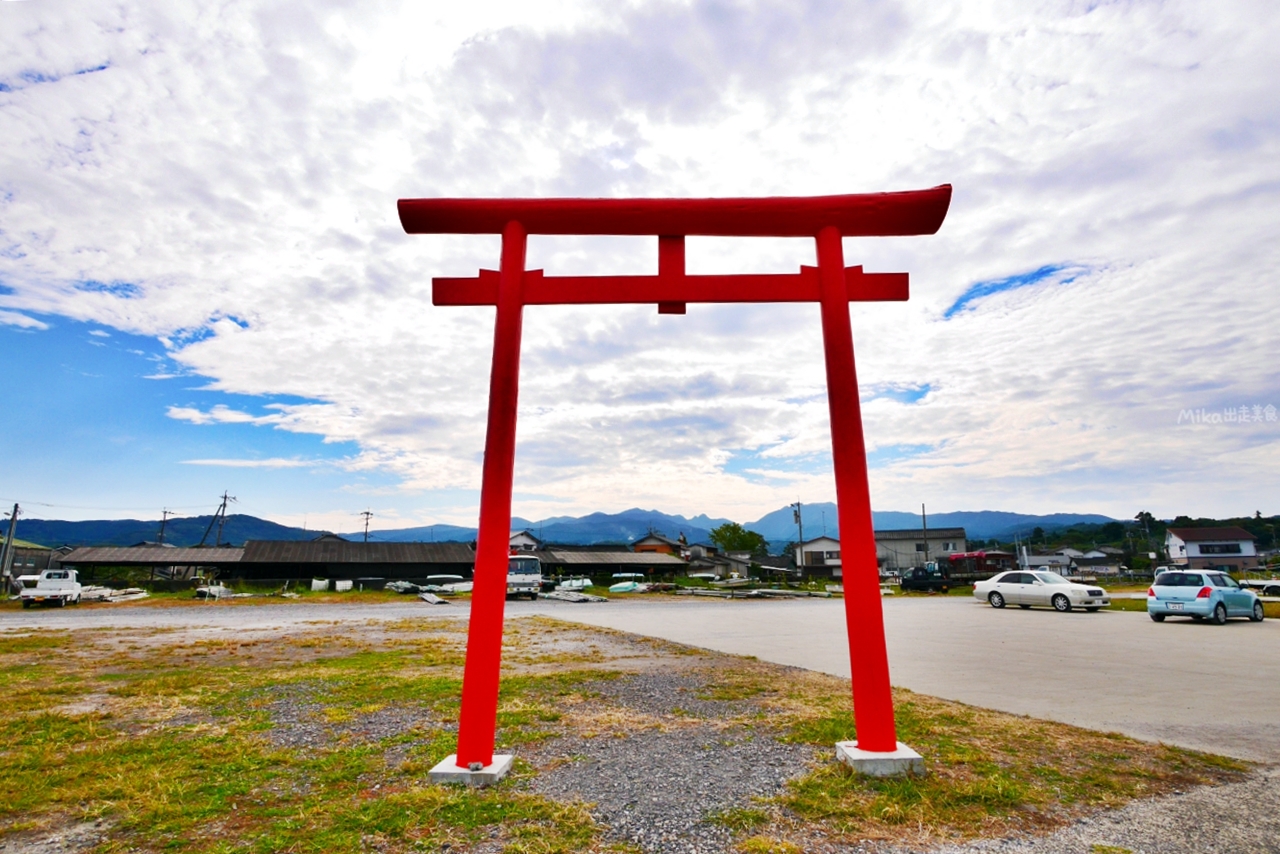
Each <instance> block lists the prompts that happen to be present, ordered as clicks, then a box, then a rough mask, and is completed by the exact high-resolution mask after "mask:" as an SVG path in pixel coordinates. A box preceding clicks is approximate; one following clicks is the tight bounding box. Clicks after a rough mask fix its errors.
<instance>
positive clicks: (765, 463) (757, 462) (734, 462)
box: [721, 445, 831, 483]
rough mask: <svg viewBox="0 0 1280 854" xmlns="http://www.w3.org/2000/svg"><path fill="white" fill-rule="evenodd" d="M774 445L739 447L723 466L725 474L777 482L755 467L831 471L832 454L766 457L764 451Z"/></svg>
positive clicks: (793, 471)
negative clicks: (756, 470) (755, 471)
mask: <svg viewBox="0 0 1280 854" xmlns="http://www.w3.org/2000/svg"><path fill="white" fill-rule="evenodd" d="M772 447H775V446H773V445H768V446H762V447H759V448H738V449H737V450H734V451H733V452H732V456H730V457H729V459H728V460H726V461H725V463H724V465H723V466H721V471H723V472H724V473H725V474H736V475H738V476H739V477H741V478H743V479H745V480H746V481H748V482H749V483H769V482H776V479H775V478H771V477H765V476H763V475H759V474H755V473H753V470H755V469H764V470H766V471H776V472H781V473H784V474H786V475H791V474H821V473H822V472H829V471H831V454H830V452H827V451H824V452H822V453H819V454H806V455H804V456H799V457H785V458H784V457H766V456H764V453H765V452H766V451H768V450H769V448H772Z"/></svg>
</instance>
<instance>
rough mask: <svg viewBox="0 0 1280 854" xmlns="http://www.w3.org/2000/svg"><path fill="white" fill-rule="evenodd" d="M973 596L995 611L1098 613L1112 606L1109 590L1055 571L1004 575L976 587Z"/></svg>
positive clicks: (979, 583) (980, 583)
mask: <svg viewBox="0 0 1280 854" xmlns="http://www.w3.org/2000/svg"><path fill="white" fill-rule="evenodd" d="M973 595H974V597H975V598H977V599H981V600H985V601H987V602H990V603H991V607H993V608H1003V607H1004V606H1005V605H1017V606H1018V607H1019V608H1030V607H1031V606H1033V605H1045V606H1048V607H1051V608H1053V609H1054V610H1055V611H1070V610H1071V609H1072V608H1084V609H1085V610H1086V611H1096V610H1098V609H1099V608H1104V607H1106V606H1107V605H1110V604H1111V599H1110V598H1109V597H1108V596H1107V591H1105V590H1103V589H1102V588H1101V587H1090V586H1088V585H1086V584H1076V583H1075V582H1074V581H1068V580H1067V579H1065V578H1063V577H1062V576H1061V575H1058V573H1056V572H1047V571H1045V570H1036V571H1035V572H1023V571H1021V570H1019V571H1016V572H1002V573H1000V574H999V575H997V576H995V577H994V578H989V579H987V580H986V581H979V582H978V583H977V584H975V585H973Z"/></svg>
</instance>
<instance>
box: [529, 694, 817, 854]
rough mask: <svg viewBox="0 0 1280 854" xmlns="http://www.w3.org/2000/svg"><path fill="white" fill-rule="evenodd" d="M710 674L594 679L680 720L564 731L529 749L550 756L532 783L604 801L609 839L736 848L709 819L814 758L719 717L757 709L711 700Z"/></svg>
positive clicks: (697, 849)
mask: <svg viewBox="0 0 1280 854" xmlns="http://www.w3.org/2000/svg"><path fill="white" fill-rule="evenodd" d="M703 682H704V680H703V679H701V678H698V677H696V676H691V675H687V674H671V673H642V674H637V675H635V676H629V677H625V678H622V679H618V680H612V681H608V682H604V681H602V682H599V683H595V684H592V685H590V686H589V688H590V689H591V690H594V691H596V692H598V693H600V694H601V695H603V696H604V697H606V698H608V700H609V702H610V704H614V705H621V706H623V707H624V708H625V709H628V710H631V711H634V712H635V713H636V714H637V716H639V715H644V716H646V717H647V718H653V717H658V718H662V719H667V720H674V721H676V722H677V725H675V726H671V727H668V728H666V729H665V730H659V729H646V730H642V731H639V732H635V733H632V734H630V735H626V736H625V737H616V736H610V735H600V736H597V737H595V738H561V739H556V740H555V741H553V742H549V743H547V744H546V745H542V746H540V748H539V750H538V751H537V752H536V754H534V755H532V756H529V757H528V758H530V759H531V760H532V761H534V762H535V764H539V765H544V766H545V770H543V771H542V772H541V773H540V774H539V775H538V777H537V778H535V779H534V780H533V781H531V783H530V788H531V789H532V790H533V791H536V792H538V793H539V794H542V795H546V796H548V797H552V798H558V799H570V798H578V799H581V800H584V801H587V802H589V803H594V804H595V806H594V807H593V809H592V813H593V815H594V816H595V817H596V819H597V820H599V821H600V822H602V823H603V824H605V825H606V826H608V828H609V831H608V834H607V835H608V838H610V839H614V840H625V841H627V842H630V843H633V844H635V845H638V846H640V847H641V848H642V849H643V850H645V851H652V852H663V854H666V852H671V854H704V853H705V852H722V851H731V850H733V846H732V843H731V839H730V834H729V832H728V831H727V830H726V829H725V828H723V827H721V826H720V825H718V824H715V823H713V822H709V821H708V819H709V818H710V817H712V816H714V815H715V814H716V813H718V812H720V811H722V810H725V809H728V808H731V807H744V806H750V805H751V799H752V798H753V797H755V796H761V795H772V794H775V793H776V792H778V790H779V789H781V788H782V785H783V783H784V782H785V781H786V780H787V779H788V778H789V777H794V776H798V775H800V774H803V773H804V772H805V771H806V770H807V768H808V763H809V762H810V761H811V760H812V758H813V755H814V754H813V750H812V749H811V748H809V747H807V746H804V745H795V744H783V743H781V742H779V741H777V740H775V739H774V738H772V737H770V736H769V735H768V733H767V731H764V730H763V728H760V729H758V730H756V731H755V732H749V731H747V730H744V729H739V728H736V727H728V728H723V727H721V726H717V721H721V720H724V719H726V718H728V717H732V716H737V715H741V714H743V713H744V712H747V713H749V712H752V711H755V710H756V708H757V707H756V706H755V704H753V703H751V701H750V700H732V701H719V700H705V699H700V698H699V697H697V696H696V695H695V693H694V692H695V690H696V689H697V688H698V687H699V686H700V685H702V684H703Z"/></svg>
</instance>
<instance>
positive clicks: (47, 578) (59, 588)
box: [19, 569, 81, 608]
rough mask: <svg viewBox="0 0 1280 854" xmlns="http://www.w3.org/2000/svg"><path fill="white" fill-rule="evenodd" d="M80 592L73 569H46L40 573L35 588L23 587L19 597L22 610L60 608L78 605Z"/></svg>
mask: <svg viewBox="0 0 1280 854" xmlns="http://www.w3.org/2000/svg"><path fill="white" fill-rule="evenodd" d="M80 592H81V587H80V581H79V580H78V579H77V578H76V571H75V570H74V569H46V570H45V571H44V572H42V573H40V577H39V579H38V580H37V581H36V585H35V587H27V586H25V585H23V588H22V593H20V594H19V596H20V598H21V599H22V607H24V608H30V607H31V606H32V605H57V606H58V607H59V608H61V607H64V606H66V605H79V604H80Z"/></svg>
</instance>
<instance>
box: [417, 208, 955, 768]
mask: <svg viewBox="0 0 1280 854" xmlns="http://www.w3.org/2000/svg"><path fill="white" fill-rule="evenodd" d="M950 202H951V186H950V185H949V184H944V185H942V186H939V187H934V188H932V189H929V190H915V191H910V192H902V193H875V194H858V195H841V196H815V197H771V198H758V199H401V200H400V202H399V211H400V221H401V224H402V225H403V226H404V229H405V231H406V232H407V233H410V234H501V235H502V258H501V264H500V268H499V270H498V271H496V272H495V271H489V270H481V271H480V274H479V275H478V276H477V277H474V278H463V279H459V278H435V279H433V283H432V302H433V303H434V304H435V305H492V306H495V307H496V308H497V317H496V320H495V325H494V341H493V367H492V372H491V375H490V384H489V415H488V427H487V431H486V434H485V452H484V466H483V475H482V478H483V479H482V483H481V490H480V530H479V534H478V538H477V546H476V568H475V575H474V586H473V589H472V599H471V620H470V624H469V627H468V634H467V656H466V665H465V668H464V671H463V681H462V708H461V712H460V718H459V726H458V752H457V754H456V755H455V756H454V757H449V759H448V760H446V761H445V762H442V763H441V764H440V766H437V771H439V770H440V769H441V768H445V769H446V770H445V771H443V772H441V773H439V774H438V775H437V771H433V772H432V774H433V779H442V780H450V779H452V780H464V781H467V782H478V783H484V782H489V781H491V780H494V779H497V778H498V777H500V776H501V775H502V774H503V773H505V767H503V768H499V769H497V770H492V771H489V770H488V769H492V768H496V766H495V765H494V755H493V748H494V732H495V726H496V722H497V707H498V685H499V678H500V672H501V659H502V624H503V611H504V607H505V600H506V573H507V555H508V546H509V535H510V528H511V492H512V478H513V471H514V467H515V440H516V406H517V400H518V396H519V395H518V392H519V375H520V333H521V327H522V315H523V310H524V306H526V305H557V304H618V303H656V304H657V305H658V311H659V312H660V313H663V314H683V313H684V312H685V306H686V304H687V303H689V302H817V303H819V305H820V307H821V317H822V337H823V349H824V354H825V361H826V369H827V398H828V404H829V407H830V412H831V441H832V460H833V466H834V470H835V480H836V502H837V515H838V518H839V527H840V532H841V540H842V546H841V558H842V566H843V573H842V574H843V584H844V603H845V618H846V623H847V626H848V639H849V657H850V670H851V673H852V677H853V678H852V682H853V700H854V718H855V724H856V727H857V744H856V748H857V750H859V751H862V752H863V753H869V754H871V755H873V756H874V755H876V754H880V755H884V754H890V753H892V752H894V751H896V750H898V749H899V748H900V747H901V745H899V744H898V741H897V735H896V731H895V726H894V715H893V698H892V695H891V693H890V687H889V661H888V654H887V651H886V648H885V637H884V615H883V611H882V608H881V602H880V585H879V569H878V567H877V564H876V551H875V537H874V532H873V527H872V521H871V497H870V491H869V487H868V481H867V460H866V448H865V443H864V440H863V433H862V412H861V406H860V405H859V401H858V380H857V373H856V370H855V367H854V355H853V332H852V327H851V325H850V321H849V305H848V304H849V302H851V301H873V300H876V301H878V300H906V299H907V298H908V277H907V274H906V273H864V272H863V270H862V268H861V267H860V266H859V267H849V268H846V267H845V266H844V250H843V246H842V242H841V238H842V237H852V236H891V235H901V236H905V235H925V234H933V233H935V232H936V231H937V230H938V229H939V228H940V227H941V225H942V221H943V219H944V218H945V217H946V214H947V209H948V207H949V206H950ZM529 234H578V235H654V236H657V237H658V275H656V276H544V275H543V274H542V271H541V270H526V269H525V253H526V246H527V242H528V235H529ZM687 235H696V236H747V237H810V236H811V237H813V238H814V239H815V242H816V250H817V251H816V254H817V261H818V265H817V267H816V268H814V267H801V269H800V272H799V273H792V274H754V275H753V274H744V275H728V276H690V275H687V274H686V273H685V263H684V260H685V259H684V239H685V236H687ZM842 746H844V745H842ZM917 758H918V757H917ZM508 762H509V759H508ZM449 769H452V770H449ZM468 769H469V770H468ZM455 771H456V772H457V773H453V772H455ZM485 772H487V774H488V776H487V777H486V776H484V774H485ZM469 775H471V776H469ZM477 775H479V776H477Z"/></svg>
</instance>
